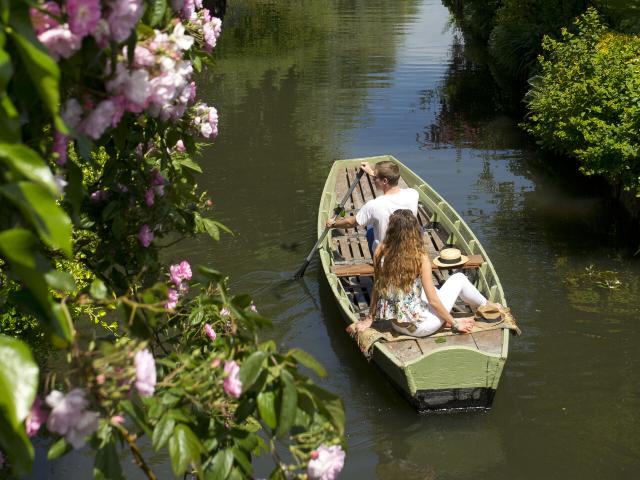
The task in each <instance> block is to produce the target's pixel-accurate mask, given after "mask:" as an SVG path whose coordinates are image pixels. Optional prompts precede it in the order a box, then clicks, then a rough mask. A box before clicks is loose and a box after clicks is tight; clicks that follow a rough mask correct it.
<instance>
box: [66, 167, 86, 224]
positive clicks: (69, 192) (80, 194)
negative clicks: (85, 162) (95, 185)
mask: <svg viewBox="0 0 640 480" xmlns="http://www.w3.org/2000/svg"><path fill="white" fill-rule="evenodd" d="M66 169H67V181H68V182H69V184H68V185H67V186H66V188H65V189H64V199H65V201H67V202H69V204H70V205H71V210H72V212H73V214H74V215H75V216H76V217H77V216H78V215H79V214H80V206H81V205H82V199H83V198H84V185H83V184H82V170H80V167H78V165H76V164H75V163H73V162H68V163H67V165H66ZM76 221H77V219H76Z"/></svg>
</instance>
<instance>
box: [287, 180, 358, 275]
mask: <svg viewBox="0 0 640 480" xmlns="http://www.w3.org/2000/svg"><path fill="white" fill-rule="evenodd" d="M362 175H364V171H363V170H362V169H360V170H358V174H357V175H356V178H355V179H354V180H353V182H352V183H351V185H349V190H347V193H345V195H344V198H343V199H342V201H341V202H340V204H339V205H338V207H337V208H336V210H335V211H336V212H337V213H336V214H335V215H334V216H333V219H334V220H335V219H336V217H337V216H338V215H339V214H340V212H342V209H343V208H344V204H345V203H347V200H348V199H349V197H350V196H351V193H352V192H353V190H354V189H355V188H356V185H358V183H359V182H360V179H361V178H362ZM329 230H331V229H330V228H329V227H324V232H322V235H320V238H319V239H318V241H317V242H316V244H315V245H314V246H313V248H312V249H311V251H310V252H309V255H307V258H306V259H305V261H304V263H303V264H302V265H301V266H300V268H299V269H298V271H297V272H296V274H295V275H294V276H293V278H302V277H303V276H304V271H305V270H306V269H307V267H308V266H309V264H310V263H311V259H312V258H313V254H314V253H316V250H317V249H318V247H319V246H320V244H321V243H322V241H323V240H324V237H326V236H327V233H329Z"/></svg>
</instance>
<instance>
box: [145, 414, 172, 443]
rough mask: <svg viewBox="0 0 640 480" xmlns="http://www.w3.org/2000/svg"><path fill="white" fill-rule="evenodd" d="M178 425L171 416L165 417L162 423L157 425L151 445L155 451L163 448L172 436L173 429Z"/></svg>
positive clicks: (161, 420)
mask: <svg viewBox="0 0 640 480" xmlns="http://www.w3.org/2000/svg"><path fill="white" fill-rule="evenodd" d="M175 425H176V421H175V419H174V418H173V417H172V416H170V415H164V416H163V417H162V418H161V419H160V421H159V422H158V423H157V424H156V428H154V429H153V436H152V437H151V443H152V445H153V449H154V450H156V451H157V450H160V449H161V448H163V447H164V446H165V445H166V444H167V442H168V441H169V438H171V435H172V434H173V428H174V427H175Z"/></svg>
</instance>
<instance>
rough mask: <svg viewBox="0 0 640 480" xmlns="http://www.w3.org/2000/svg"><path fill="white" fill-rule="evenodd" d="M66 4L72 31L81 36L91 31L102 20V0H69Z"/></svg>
mask: <svg viewBox="0 0 640 480" xmlns="http://www.w3.org/2000/svg"><path fill="white" fill-rule="evenodd" d="M66 4H67V5H66V7H67V15H69V28H70V29H71V31H72V32H73V33H74V34H76V35H79V36H81V37H84V36H85V35H88V34H89V33H91V32H92V31H93V29H94V28H95V27H96V25H97V24H98V20H100V0H67V2H66Z"/></svg>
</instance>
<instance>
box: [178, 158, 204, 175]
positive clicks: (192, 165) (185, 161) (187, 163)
mask: <svg viewBox="0 0 640 480" xmlns="http://www.w3.org/2000/svg"><path fill="white" fill-rule="evenodd" d="M178 163H179V164H180V165H182V166H183V167H187V168H189V169H191V170H193V171H195V172H198V173H202V168H200V165H198V164H197V163H196V162H195V161H194V160H193V159H191V158H189V157H183V158H181V159H180V160H178Z"/></svg>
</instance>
